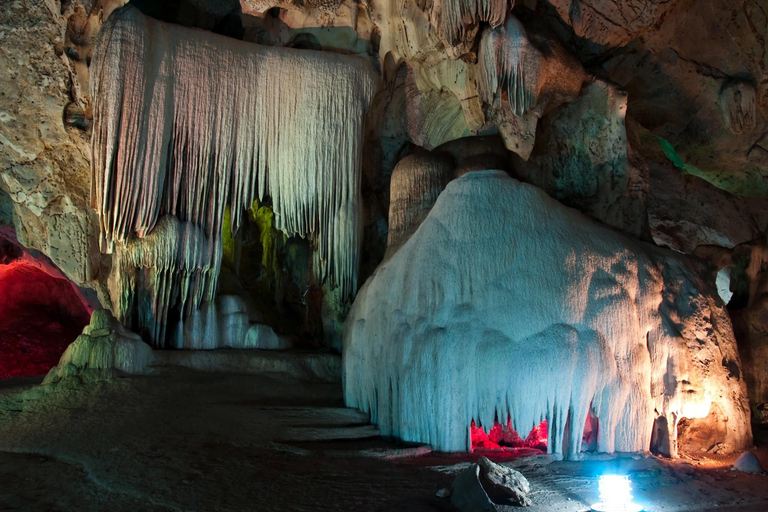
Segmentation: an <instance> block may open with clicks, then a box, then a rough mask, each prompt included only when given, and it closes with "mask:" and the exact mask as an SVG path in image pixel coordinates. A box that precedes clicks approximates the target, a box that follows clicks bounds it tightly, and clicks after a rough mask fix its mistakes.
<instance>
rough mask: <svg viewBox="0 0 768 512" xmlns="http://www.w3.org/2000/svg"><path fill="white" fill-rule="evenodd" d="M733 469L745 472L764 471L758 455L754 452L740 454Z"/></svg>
mask: <svg viewBox="0 0 768 512" xmlns="http://www.w3.org/2000/svg"><path fill="white" fill-rule="evenodd" d="M733 469H735V470H737V471H742V472H744V473H762V472H763V466H761V465H760V460H759V459H758V458H757V455H755V454H754V453H752V452H744V453H742V454H741V455H739V458H738V459H736V462H734V463H733Z"/></svg>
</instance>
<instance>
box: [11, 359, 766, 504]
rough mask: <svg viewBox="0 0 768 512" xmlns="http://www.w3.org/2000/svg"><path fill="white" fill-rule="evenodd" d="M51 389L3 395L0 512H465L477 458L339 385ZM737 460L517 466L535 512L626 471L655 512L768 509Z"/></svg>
mask: <svg viewBox="0 0 768 512" xmlns="http://www.w3.org/2000/svg"><path fill="white" fill-rule="evenodd" d="M40 380H41V379H35V378H18V379H11V380H7V381H2V382H0V510H24V511H43V510H45V511H61V510H66V511H75V510H77V511H91V510H93V511H97V510H110V511H129V510H130V511H136V510H147V511H166V510H181V511H213V510H221V511H240V510H242V511H246V510H247V511H256V510H296V511H308V510H329V511H330V510H413V511H416V510H419V511H421V510H424V511H428V510H453V509H452V507H451V505H450V500H448V499H441V498H438V497H437V496H436V493H437V491H438V490H439V489H442V488H449V487H450V485H451V482H452V480H453V476H454V474H455V473H456V472H457V471H458V470H460V469H461V468H462V467H465V466H466V465H467V464H468V463H469V462H468V461H470V460H471V459H472V456H471V455H461V456H459V455H443V454H429V453H426V454H424V453H421V452H420V450H419V448H418V447H413V446H406V445H399V444H394V443H389V442H386V441H384V440H382V439H381V438H380V437H378V435H377V434H378V432H377V431H376V429H375V428H373V427H371V426H370V425H367V422H366V418H365V416H363V415H360V414H358V413H356V412H354V411H350V410H348V409H344V408H343V407H342V397H341V390H340V386H339V385H338V383H335V384H334V383H318V382H302V381H299V380H297V379H295V378H289V377H286V376H284V375H283V376H280V375H270V374H261V375H236V374H222V373H203V372H197V371H194V370H190V369H183V368H178V367H164V368H161V369H158V370H157V372H156V373H155V374H153V375H150V376H141V377H138V376H134V377H126V378H121V379H117V380H114V381H110V382H100V383H95V384H89V385H81V384H78V385H74V384H72V385H68V386H66V388H64V387H61V388H60V389H59V390H57V391H55V392H52V393H45V392H43V391H41V390H40V388H38V387H36V384H37V383H39V382H40ZM382 455H389V456H396V457H394V458H382V457H381V456H382ZM760 455H761V457H762V456H764V455H766V452H764V451H760ZM376 456H379V457H376ZM728 462H730V461H729V460H718V461H712V460H699V461H695V460H679V461H676V462H674V463H671V462H669V461H664V460H660V459H657V458H655V457H650V456H642V455H636V456H626V455H625V456H618V457H608V456H593V457H590V458H589V459H588V460H586V461H581V462H557V461H553V460H552V459H551V458H549V457H547V456H536V457H528V458H522V459H516V460H513V461H511V462H510V464H512V465H513V466H514V467H516V468H517V469H518V470H520V471H521V472H522V473H523V474H524V475H525V476H526V477H527V478H528V479H529V480H530V482H531V485H532V488H533V494H532V499H533V506H531V507H529V508H527V510H529V511H530V512H544V511H563V512H566V511H567V512H570V511H574V512H575V511H583V510H587V509H588V508H589V506H588V504H589V503H590V502H594V501H597V483H596V482H597V475H599V474H601V473H602V472H604V471H606V470H608V469H610V468H614V467H617V466H620V467H622V468H623V469H624V470H626V471H628V472H629V474H630V477H631V478H632V481H633V486H634V487H635V495H636V497H637V501H638V502H639V503H641V504H643V505H645V506H646V510H648V511H694V510H695V511H703V510H722V511H726V510H733V511H766V510H768V476H761V475H748V474H742V473H736V472H733V471H731V470H729V469H727V466H726V465H725V464H727V463H728ZM763 462H764V463H766V462H768V461H767V460H765V458H763ZM500 510H512V508H511V507H500Z"/></svg>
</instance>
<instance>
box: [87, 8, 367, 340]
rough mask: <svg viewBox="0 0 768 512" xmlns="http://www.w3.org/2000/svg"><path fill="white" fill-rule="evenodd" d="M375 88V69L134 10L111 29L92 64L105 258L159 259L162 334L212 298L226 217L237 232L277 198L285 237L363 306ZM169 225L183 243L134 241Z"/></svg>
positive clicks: (95, 192)
mask: <svg viewBox="0 0 768 512" xmlns="http://www.w3.org/2000/svg"><path fill="white" fill-rule="evenodd" d="M375 83H376V75H375V73H374V72H373V70H372V67H371V66H370V64H369V62H368V61H366V60H365V59H361V58H357V57H351V56H346V55H339V54H333V53H327V52H314V51H308V50H295V49H290V48H272V47H263V46H258V45H254V44H249V43H244V42H241V41H237V40H234V39H230V38H227V37H223V36H219V35H216V34H212V33H209V32H204V31H200V30H193V29H187V28H183V27H179V26H175V25H170V24H165V23H161V22H158V21H156V20H153V19H151V18H148V17H145V16H144V15H142V14H141V13H140V12H139V11H138V10H137V9H135V8H133V7H130V6H127V7H124V8H121V9H118V10H116V11H115V12H114V13H113V14H112V15H111V16H110V18H109V19H108V20H107V22H106V23H105V24H104V26H103V27H102V29H101V31H100V33H99V37H98V41H97V44H96V47H95V50H94V54H93V60H92V64H91V95H92V98H93V102H94V104H93V112H94V127H93V137H92V151H93V161H92V173H93V179H92V197H93V202H94V204H93V206H94V207H95V208H96V209H97V211H98V212H99V214H100V227H101V234H102V250H104V251H106V252H112V251H114V250H115V246H116V244H125V245H126V246H131V245H132V244H133V248H132V249H130V250H129V252H130V253H131V254H130V255H129V258H130V259H132V260H133V261H134V262H138V263H139V266H140V267H146V266H147V265H145V264H146V263H151V262H150V260H152V259H153V258H157V259H156V261H155V262H154V266H157V267H158V270H157V271H158V272H160V273H162V272H165V269H169V272H170V274H174V275H172V276H170V277H167V276H163V277H162V279H163V280H164V282H163V283H162V284H158V287H157V290H158V291H162V293H156V294H155V299H156V300H159V301H160V302H161V304H160V305H159V309H158V310H157V314H158V316H157V317H156V318H157V321H160V322H164V321H165V317H164V315H165V313H164V312H163V308H165V309H166V310H167V307H168V306H169V305H171V304H174V303H173V302H171V301H172V297H175V298H177V300H178V301H179V302H178V303H177V304H175V305H179V304H180V305H187V304H191V305H192V306H196V305H197V304H199V303H200V302H202V300H203V299H204V298H208V299H209V298H210V297H211V293H213V290H215V282H216V277H217V275H218V268H219V260H220V252H221V249H220V247H219V246H220V242H221V240H220V238H221V232H222V222H223V218H224V211H225V208H226V207H227V206H229V207H230V209H231V212H232V215H231V226H230V228H231V230H232V232H236V231H237V229H238V227H239V224H240V220H241V213H242V212H243V211H244V210H245V209H246V208H248V207H250V206H251V204H252V203H253V201H254V200H255V199H257V198H258V199H260V200H261V199H262V198H264V196H265V195H269V196H270V197H271V198H272V202H273V206H274V211H275V214H276V221H277V227H278V228H279V229H281V230H282V231H284V232H285V233H287V234H289V235H298V236H303V237H312V238H313V239H314V240H315V241H316V258H315V261H316V265H315V267H316V268H315V274H316V275H315V278H316V279H318V280H319V281H323V280H326V279H328V280H329V281H330V282H331V283H333V284H334V285H338V286H340V287H341V288H342V289H343V290H344V292H345V293H346V294H351V293H353V292H354V290H355V289H356V275H357V267H358V254H359V245H360V233H361V224H360V222H361V219H360V213H359V210H360V199H359V195H360V192H359V189H360V160H361V148H362V124H363V117H364V115H365V112H366V110H367V108H368V105H369V103H370V101H371V98H372V96H373V93H374V88H375ZM166 214H169V215H173V216H175V217H177V218H178V219H179V221H180V223H179V224H178V225H177V227H178V230H171V232H170V233H169V234H168V235H161V236H160V235H159V236H158V238H164V240H160V239H158V240H156V241H154V242H153V243H152V244H143V245H142V242H140V241H134V240H132V238H131V236H132V235H133V234H136V236H137V237H138V238H142V237H145V236H147V235H149V234H150V233H152V232H153V230H155V229H156V228H157V226H158V223H159V222H160V220H161V218H163V215H166ZM170 236H173V237H176V238H177V239H176V240H169V239H168V238H170ZM149 245H151V246H152V247H149ZM145 249H146V250H147V251H148V252H147V254H139V252H142V251H144V250H145ZM117 252H120V250H117ZM119 259H122V260H124V259H125V258H124V257H120V258H119ZM173 265H175V269H171V267H172V266H173ZM160 267H162V268H160ZM180 272H184V275H183V276H181V277H179V276H178V275H177V274H178V273H180ZM175 273H176V274H175ZM190 273H191V274H192V277H190V276H189V275H188V274H190ZM187 297H193V298H194V300H192V301H187V300H186V299H187ZM161 330H162V327H157V328H156V329H154V331H155V333H156V334H154V335H153V336H155V335H157V334H159V331H161ZM153 340H154V341H158V339H157V338H153Z"/></svg>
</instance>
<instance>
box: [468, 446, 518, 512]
mask: <svg viewBox="0 0 768 512" xmlns="http://www.w3.org/2000/svg"><path fill="white" fill-rule="evenodd" d="M477 465H478V466H480V481H481V483H483V485H484V486H485V489H486V492H487V493H488V496H489V497H490V498H491V500H492V501H494V502H495V503H499V504H503V505H516V506H520V505H522V506H525V505H530V504H531V499H530V498H529V497H528V494H529V493H530V492H531V484H530V483H528V480H527V479H526V478H525V477H524V476H523V474H522V473H520V472H519V471H516V470H514V469H512V468H508V467H506V466H502V465H501V464H496V463H494V462H491V461H490V460H488V458H487V457H480V459H479V460H478V461H477Z"/></svg>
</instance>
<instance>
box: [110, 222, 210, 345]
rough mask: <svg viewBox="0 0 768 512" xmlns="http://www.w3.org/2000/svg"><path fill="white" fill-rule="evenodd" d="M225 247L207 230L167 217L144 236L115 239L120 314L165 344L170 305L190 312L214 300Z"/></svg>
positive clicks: (115, 271)
mask: <svg viewBox="0 0 768 512" xmlns="http://www.w3.org/2000/svg"><path fill="white" fill-rule="evenodd" d="M221 248H222V245H221V244H219V243H212V242H211V241H210V239H209V238H208V237H207V236H206V235H205V233H204V231H203V229H202V228H201V227H199V226H196V225H194V224H192V223H191V222H180V221H179V220H178V219H177V218H176V217H174V216H172V215H164V216H163V217H161V218H160V220H159V221H158V222H157V224H156V225H155V227H154V229H153V230H152V232H151V233H149V234H148V235H145V236H144V237H143V238H139V237H138V236H136V235H131V236H130V237H129V238H128V240H126V241H125V242H116V243H115V248H114V254H115V256H114V259H113V278H114V287H115V288H116V293H115V296H116V297H117V298H118V300H117V301H116V302H117V303H116V304H115V305H114V306H115V313H116V315H117V317H118V319H119V320H120V321H121V322H122V323H123V324H125V325H129V326H130V327H131V328H132V329H134V330H135V331H136V332H138V333H139V334H141V335H143V336H144V337H145V338H146V339H149V340H152V341H153V342H154V343H155V344H156V345H159V346H165V345H166V341H167V339H168V337H167V336H166V334H171V333H167V332H166V328H167V327H168V324H169V320H170V318H169V308H175V309H177V310H178V311H179V312H180V313H181V314H182V315H184V316H186V315H188V314H190V313H191V312H192V311H193V310H196V309H197V308H198V307H199V306H200V304H201V303H203V302H209V301H212V300H213V298H214V297H215V294H216V283H217V280H218V276H219V266H220V264H221V252H222V250H221Z"/></svg>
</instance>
